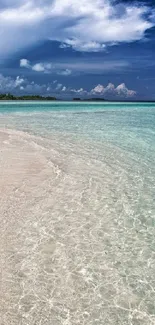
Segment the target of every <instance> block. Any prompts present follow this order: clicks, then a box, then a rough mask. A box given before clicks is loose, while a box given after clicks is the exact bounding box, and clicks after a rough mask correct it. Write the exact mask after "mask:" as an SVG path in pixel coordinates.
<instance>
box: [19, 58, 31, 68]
mask: <svg viewBox="0 0 155 325" xmlns="http://www.w3.org/2000/svg"><path fill="white" fill-rule="evenodd" d="M20 67H21V68H28V69H29V68H30V67H31V66H30V61H29V60H27V59H21V60H20Z"/></svg>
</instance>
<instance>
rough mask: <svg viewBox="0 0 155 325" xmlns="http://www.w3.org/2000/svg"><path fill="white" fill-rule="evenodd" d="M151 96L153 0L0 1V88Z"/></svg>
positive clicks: (154, 75) (154, 85) (60, 94)
mask: <svg viewBox="0 0 155 325" xmlns="http://www.w3.org/2000/svg"><path fill="white" fill-rule="evenodd" d="M8 92H10V93H13V94H15V95H25V94H39V95H43V96H57V98H64V99H69V98H73V97H81V98H87V97H89V98H90V97H103V98H105V99H114V100H115V99H117V100H119V99H123V100H124V99H128V100H133V99H134V100H137V99H138V100H140V99H142V100H155V0H147V1H143V0H137V1H135V0H130V1H129V0H0V93H8Z"/></svg>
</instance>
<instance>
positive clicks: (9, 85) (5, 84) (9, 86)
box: [0, 74, 25, 92]
mask: <svg viewBox="0 0 155 325" xmlns="http://www.w3.org/2000/svg"><path fill="white" fill-rule="evenodd" d="M24 83H25V79H23V78H20V77H19V76H17V77H16V78H15V79H13V78H11V77H4V76H3V75H2V74H0V92H9V91H13V90H16V89H18V88H20V86H21V85H23V84H24Z"/></svg>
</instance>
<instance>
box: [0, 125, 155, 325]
mask: <svg viewBox="0 0 155 325" xmlns="http://www.w3.org/2000/svg"><path fill="white" fill-rule="evenodd" d="M37 141H38V142H39V140H36V138H35V137H33V136H30V135H28V134H26V133H24V132H18V131H11V130H1V131H0V274H1V280H0V315H1V317H0V325H19V324H21V325H51V324H53V325H61V324H62V325H82V324H83V325H88V324H89V325H101V324H113V325H114V324H123V325H125V324H126V325H136V324H138V325H139V324H146V325H148V324H150V325H153V324H155V317H154V316H153V303H154V299H153V282H152V281H153V277H154V275H153V274H154V260H153V255H151V253H150V252H149V251H148V252H147V245H146V243H145V245H146V249H145V250H144V249H143V238H141V237H139V234H138V226H136V225H135V226H134V227H135V229H133V225H131V220H130V221H129V223H128V222H127V221H124V220H125V219H124V216H125V215H127V214H128V212H129V207H130V206H131V202H128V197H127V196H125V192H124V196H123V200H124V203H123V204H122V198H121V199H120V201H119V199H118V198H119V182H120V181H123V180H122V179H121V176H120V179H118V184H116V183H115V182H114V178H110V176H109V175H110V169H109V170H107V171H106V172H105V166H104V165H103V166H100V164H99V162H97V161H96V162H94V161H92V162H91V160H89V161H87V160H86V159H85V161H83V160H80V159H79V160H77V157H75V156H74V155H73V156H72V157H68V160H67V157H65V153H63V155H64V156H63V157H62V156H61V154H60V153H59V152H58V151H56V150H54V148H53V149H52V148H51V150H50V151H49V150H47V148H45V147H42V146H41V144H40V145H39V144H38V143H37ZM40 141H41V140H40ZM93 164H96V165H95V166H96V168H99V169H100V175H103V173H104V177H103V179H102V177H100V180H99V181H98V179H97V175H98V170H97V169H96V168H94V169H93ZM102 168H103V170H101V169H102ZM77 170H78V172H77ZM92 171H93V173H92ZM101 172H102V173H101ZM90 175H91V177H90ZM114 176H115V175H114ZM114 176H113V177H114ZM123 177H124V178H123V179H124V186H126V185H125V184H126V183H127V181H128V182H129V180H127V179H125V174H124V175H123ZM108 182H109V183H108ZM136 183H137V181H136ZM107 184H110V185H107ZM121 184H122V183H121ZM129 185H130V184H129ZM115 186H116V189H117V190H116V189H115V188H114V189H113V190H114V193H113V190H112V188H113V187H115ZM115 191H117V192H118V193H117V194H118V198H116V197H114V196H115ZM110 198H111V203H110V204H109V200H110ZM110 207H111V208H110ZM112 209H113V211H112ZM118 211H119V213H118V215H119V218H118V219H117V218H115V217H114V214H115V213H116V212H118ZM112 212H114V213H112ZM141 236H143V233H142V234H141ZM152 236H153V233H152ZM144 237H145V236H144ZM144 254H146V255H147V258H146V256H144ZM127 269H128V271H127ZM148 274H149V279H148V280H147V275H148ZM144 278H145V280H144ZM151 279H152V280H151ZM142 284H143V285H142ZM137 286H139V291H138V289H137Z"/></svg>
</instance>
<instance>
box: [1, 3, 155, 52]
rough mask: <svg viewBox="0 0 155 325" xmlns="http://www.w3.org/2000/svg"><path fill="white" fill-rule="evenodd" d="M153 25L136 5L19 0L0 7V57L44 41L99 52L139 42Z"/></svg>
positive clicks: (144, 8) (152, 19) (151, 15)
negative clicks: (115, 45) (122, 44)
mask: <svg viewBox="0 0 155 325" xmlns="http://www.w3.org/2000/svg"><path fill="white" fill-rule="evenodd" d="M154 25H155V15H154V13H153V12H152V9H151V7H149V5H148V6H145V5H143V4H142V3H141V4H138V2H137V1H135V3H134V2H132V3H125V2H123V3H122V4H119V3H118V2H117V1H113V0H96V1H94V0H81V1H79V0H63V1H62V0H46V1H45V0H40V1H36V0H28V1H26V0H21V1H16V5H15V4H12V1H11V0H8V1H7V6H3V5H1V7H0V55H1V56H2V55H3V56H4V54H5V56H6V55H9V54H11V53H13V52H16V51H17V50H20V49H23V48H24V47H26V46H28V45H30V44H34V43H36V42H37V41H39V40H45V39H51V40H57V41H60V42H62V43H63V45H62V46H63V47H64V46H65V45H64V44H68V45H69V46H72V47H73V48H74V49H75V50H79V51H101V50H104V48H105V46H107V45H113V44H114V43H120V42H132V41H136V40H140V39H142V38H143V37H144V34H145V31H146V30H148V29H150V28H151V27H153V26H154ZM15 35H16V37H15ZM66 46H67V45H66Z"/></svg>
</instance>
